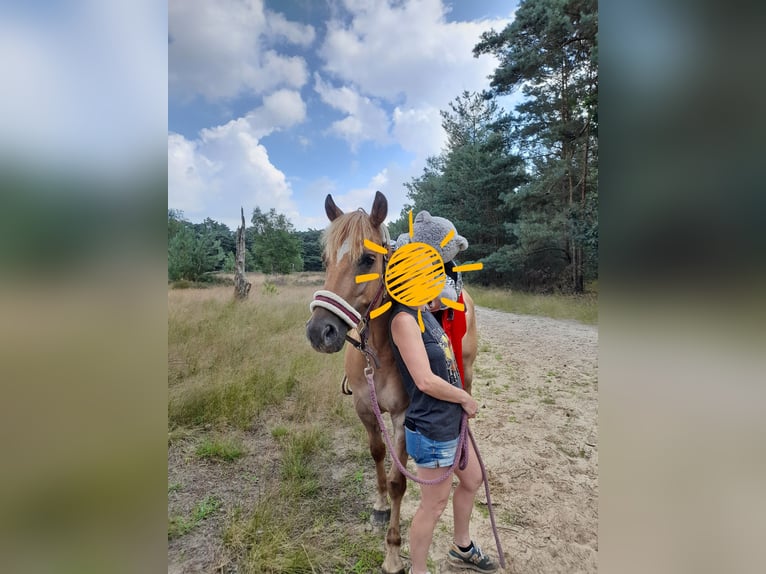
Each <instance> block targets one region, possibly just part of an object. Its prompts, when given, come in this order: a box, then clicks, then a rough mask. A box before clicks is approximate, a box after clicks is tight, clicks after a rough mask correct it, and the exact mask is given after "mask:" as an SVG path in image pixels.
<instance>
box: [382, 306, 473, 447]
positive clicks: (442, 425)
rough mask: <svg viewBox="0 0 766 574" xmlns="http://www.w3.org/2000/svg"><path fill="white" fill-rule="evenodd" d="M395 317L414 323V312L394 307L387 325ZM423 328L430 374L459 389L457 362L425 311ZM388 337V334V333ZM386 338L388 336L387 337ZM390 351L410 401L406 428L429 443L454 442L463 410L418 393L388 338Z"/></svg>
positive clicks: (438, 329) (443, 333)
mask: <svg viewBox="0 0 766 574" xmlns="http://www.w3.org/2000/svg"><path fill="white" fill-rule="evenodd" d="M399 313H407V314H409V315H411V316H412V317H414V318H415V320H416V321H417V316H418V311H417V309H411V308H410V307H407V306H405V305H401V304H399V303H395V304H394V306H393V309H392V311H391V321H393V319H394V317H396V315H398V314H399ZM422 316H423V325H424V326H425V328H426V330H425V332H424V333H423V344H424V345H425V348H426V353H427V355H428V362H429V363H430V365H431V371H432V372H433V373H434V374H436V375H438V376H440V377H441V378H442V379H444V380H445V381H447V382H448V383H450V384H451V385H453V386H455V387H457V388H462V385H461V384H460V372H459V371H458V368H457V362H456V361H455V357H454V355H453V353H452V347H451V346H450V342H449V338H448V337H447V334H446V333H445V332H444V330H443V329H442V328H441V325H439V323H438V322H437V321H436V319H434V318H433V316H432V315H431V313H429V312H428V311H423V312H422ZM389 333H390V330H389ZM389 336H390V335H389ZM391 347H392V348H393V350H394V357H395V358H396V366H397V367H398V368H399V373H400V374H401V375H402V381H403V382H404V388H405V390H406V391H407V394H408V395H409V397H410V406H409V407H408V408H407V413H406V415H405V424H406V425H407V426H408V427H409V428H413V427H414V428H416V429H417V431H418V432H420V433H421V434H422V435H424V436H426V437H428V438H430V439H431V440H437V441H447V440H452V439H455V438H457V436H458V435H459V434H460V419H461V415H462V412H463V407H461V406H460V404H458V403H451V402H449V401H442V400H439V399H436V398H434V397H432V396H430V395H427V394H426V393H424V392H422V391H421V390H420V389H418V387H417V385H415V381H414V380H413V379H412V375H410V372H409V370H407V365H405V363H404V361H403V360H402V355H401V353H399V348H398V347H397V346H396V343H394V340H393V337H391Z"/></svg>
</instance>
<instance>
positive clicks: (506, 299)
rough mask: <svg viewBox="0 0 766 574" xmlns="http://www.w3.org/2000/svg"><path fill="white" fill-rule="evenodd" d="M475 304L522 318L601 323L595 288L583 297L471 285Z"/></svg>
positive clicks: (469, 289)
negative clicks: (526, 316) (548, 318)
mask: <svg viewBox="0 0 766 574" xmlns="http://www.w3.org/2000/svg"><path fill="white" fill-rule="evenodd" d="M467 288H468V291H469V292H470V293H471V297H473V300H474V302H475V303H476V304H477V305H480V306H482V307H489V308H490V309H498V310H500V311H507V312H509V313H517V314H520V315H539V316H542V317H551V318H553V319H570V320H574V321H579V322H581V323H587V324H589V325H596V324H598V293H597V291H595V289H596V287H595V286H594V287H593V289H594V290H591V291H587V292H586V293H584V294H582V295H543V294H536V293H523V292H521V291H511V290H510V289H498V288H488V287H481V286H479V285H468V287H467Z"/></svg>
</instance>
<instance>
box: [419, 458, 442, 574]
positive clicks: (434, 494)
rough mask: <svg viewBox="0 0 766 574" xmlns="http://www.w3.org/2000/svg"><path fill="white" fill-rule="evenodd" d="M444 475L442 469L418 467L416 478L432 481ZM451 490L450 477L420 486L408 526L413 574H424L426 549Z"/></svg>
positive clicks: (426, 557) (429, 544)
mask: <svg viewBox="0 0 766 574" xmlns="http://www.w3.org/2000/svg"><path fill="white" fill-rule="evenodd" d="M443 474H444V468H423V467H420V466H419V467H418V478H422V479H424V480H433V479H435V478H439V477H440V476H442V475H443ZM451 489H452V477H451V476H450V477H448V478H447V479H446V480H444V481H443V482H440V483H439V484H434V485H425V484H421V485H420V506H418V509H417V510H416V511H415V516H414V517H413V518H412V524H411V525H410V560H411V561H412V572H413V574H425V572H426V561H427V560H428V549H429V548H430V547H431V541H432V539H433V536H434V528H435V527H436V523H437V521H438V520H439V517H440V516H441V515H442V512H444V509H445V508H446V506H447V501H448V500H449V493H450V490H451Z"/></svg>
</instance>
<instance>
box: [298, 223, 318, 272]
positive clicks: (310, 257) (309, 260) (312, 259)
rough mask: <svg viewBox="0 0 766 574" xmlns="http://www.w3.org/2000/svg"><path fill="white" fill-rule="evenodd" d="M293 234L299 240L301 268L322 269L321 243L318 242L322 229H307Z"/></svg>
mask: <svg viewBox="0 0 766 574" xmlns="http://www.w3.org/2000/svg"><path fill="white" fill-rule="evenodd" d="M295 235H296V236H297V237H298V238H300V240H301V245H302V250H301V253H302V257H303V270H304V271H323V270H324V264H323V263H322V245H321V244H320V237H321V235H322V231H321V230H319V229H309V230H308V231H296V232H295Z"/></svg>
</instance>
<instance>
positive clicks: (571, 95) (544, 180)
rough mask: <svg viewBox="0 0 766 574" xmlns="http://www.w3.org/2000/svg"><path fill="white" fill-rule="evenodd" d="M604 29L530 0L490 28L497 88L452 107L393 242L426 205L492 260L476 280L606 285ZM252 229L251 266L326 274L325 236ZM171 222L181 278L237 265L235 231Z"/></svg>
mask: <svg viewBox="0 0 766 574" xmlns="http://www.w3.org/2000/svg"><path fill="white" fill-rule="evenodd" d="M597 32H598V12H597V3H596V1H595V0H523V1H522V2H521V3H520V5H519V7H518V9H517V11H516V17H515V19H514V20H513V22H511V23H510V24H509V25H508V26H507V27H506V28H505V29H503V30H502V31H500V32H497V31H494V30H492V31H489V32H486V33H484V34H483V35H482V37H481V39H480V41H479V43H478V44H477V45H476V46H475V47H474V50H473V53H474V55H475V56H476V57H478V56H480V55H482V54H493V55H495V56H496V57H497V58H498V61H499V65H498V67H497V68H496V69H495V71H494V73H493V74H492V75H491V76H490V88H489V89H488V90H486V91H484V92H482V93H469V92H463V93H462V94H460V95H458V96H457V97H456V98H455V99H454V100H453V101H452V102H450V104H449V106H448V109H446V110H442V111H441V116H442V126H443V127H444V130H445V132H446V133H447V143H446V146H445V148H444V150H443V151H442V152H441V153H440V154H439V155H436V156H433V157H429V158H428V159H427V160H426V165H425V167H424V169H423V172H422V174H421V175H419V176H417V177H415V178H413V179H412V180H411V181H410V182H408V183H406V184H405V185H406V188H407V197H408V204H407V205H405V207H404V209H403V210H402V212H401V214H400V215H399V218H398V219H397V220H396V221H394V222H393V223H391V224H390V225H389V230H390V232H391V236H392V237H394V238H395V237H397V236H398V235H399V234H400V233H404V232H406V231H407V228H408V220H409V219H408V212H409V211H410V210H413V211H414V212H415V213H417V212H418V211H420V210H423V209H427V210H428V211H430V212H431V213H433V214H434V215H439V216H442V217H446V218H448V219H450V220H452V222H453V223H454V224H455V226H456V227H457V229H458V231H459V232H460V234H461V235H463V236H465V237H467V238H468V240H469V243H470V246H469V248H468V250H467V251H465V252H463V253H461V260H462V261H463V262H466V261H481V262H483V264H484V267H483V270H482V271H480V272H476V273H471V274H470V278H467V279H470V280H474V281H479V282H481V283H483V284H487V285H490V284H491V285H504V286H511V287H514V288H520V289H524V290H530V291H563V292H582V291H583V289H584V285H585V282H586V281H588V280H591V279H596V278H597V277H598V151H599V150H598V35H597ZM519 91H520V92H521V93H522V94H523V96H524V98H523V100H522V102H521V103H520V104H518V105H517V106H516V107H515V109H513V110H512V111H506V110H504V109H503V108H502V106H501V105H500V99H501V98H502V97H504V96H507V95H509V94H512V93H515V92H519ZM251 222H252V224H253V226H252V227H251V228H248V229H247V236H246V244H247V248H248V253H247V258H246V266H247V270H248V271H255V270H259V271H263V272H266V273H289V272H291V271H300V270H308V271H321V270H322V260H321V247H320V244H319V238H320V231H319V230H313V229H312V230H309V231H303V232H301V231H295V229H294V228H293V226H292V224H291V223H290V221H289V220H287V218H286V217H285V216H284V215H281V214H278V213H276V212H275V210H273V209H272V210H271V211H269V212H268V213H266V212H262V211H261V210H260V209H258V208H256V209H255V210H254V211H253V216H252V218H251ZM168 226H169V231H168V235H169V238H170V239H169V241H170V244H169V248H168V249H169V251H168V254H169V255H168V257H169V267H168V270H169V275H170V276H171V278H172V277H173V276H174V275H175V276H180V275H179V274H183V273H187V272H186V271H183V272H182V271H181V269H182V268H183V269H184V270H188V273H187V274H186V275H185V276H189V277H190V276H191V275H196V276H198V277H199V276H202V275H204V273H206V272H209V271H215V270H223V271H227V270H233V268H234V267H233V266H234V255H233V251H234V245H235V241H234V234H233V233H232V232H231V231H230V230H229V229H228V228H227V227H226V226H225V225H223V224H220V223H217V222H215V221H212V220H210V219H206V220H205V221H204V222H202V223H200V224H191V223H188V222H185V221H184V220H183V218H182V217H181V216H180V215H179V214H178V213H177V212H173V211H172V210H170V211H168ZM171 228H172V229H171ZM172 230H174V231H172ZM178 230H183V231H182V232H179V231H178ZM171 231H172V232H171ZM202 269H207V271H202V275H200V274H199V273H200V270H202ZM171 270H172V271H171Z"/></svg>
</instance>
